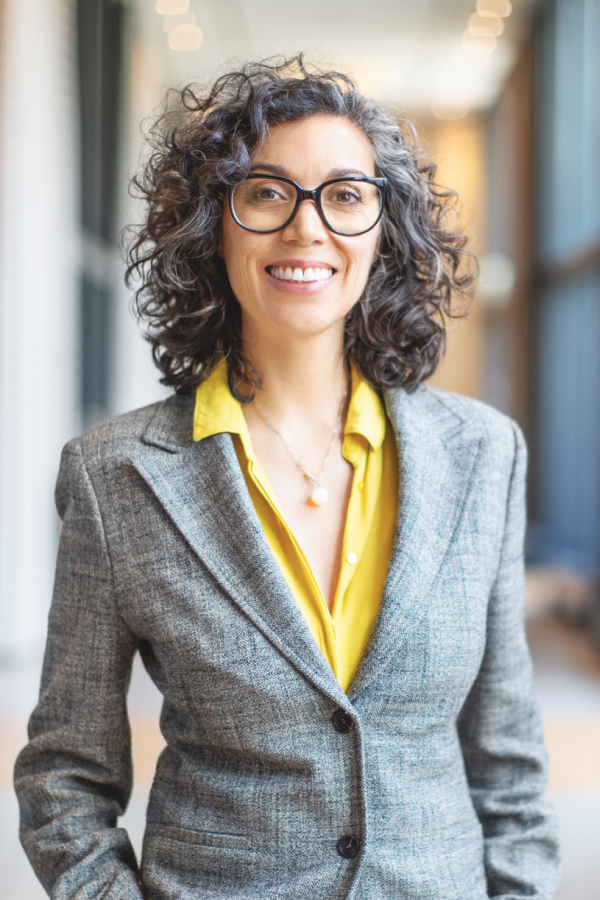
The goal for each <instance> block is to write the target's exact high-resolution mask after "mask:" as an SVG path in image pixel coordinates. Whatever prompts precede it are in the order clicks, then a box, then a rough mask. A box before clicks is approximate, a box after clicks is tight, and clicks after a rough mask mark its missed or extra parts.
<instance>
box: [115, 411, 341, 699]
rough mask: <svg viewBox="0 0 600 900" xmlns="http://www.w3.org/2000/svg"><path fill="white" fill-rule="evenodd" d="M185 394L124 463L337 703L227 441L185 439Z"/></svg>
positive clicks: (244, 605) (188, 432)
mask: <svg viewBox="0 0 600 900" xmlns="http://www.w3.org/2000/svg"><path fill="white" fill-rule="evenodd" d="M193 406H194V404H193V397H191V398H190V397H172V398H170V399H169V400H167V401H166V402H165V403H164V404H162V405H161V406H160V407H159V408H158V410H157V413H156V414H155V417H154V419H153V420H152V422H151V423H150V425H149V426H148V428H147V430H146V432H145V434H144V436H143V438H142V441H143V443H141V444H140V445H139V450H138V452H137V453H136V454H135V456H134V458H133V460H132V462H133V464H134V466H135V468H136V469H137V471H138V472H139V474H140V475H141V476H142V478H143V479H144V480H145V481H146V483H147V484H148V485H149V487H150V488H151V489H152V491H153V492H154V494H155V495H156V497H157V498H158V500H159V501H160V502H161V504H162V505H163V507H164V508H165V510H166V511H167V513H168V514H169V516H170V518H171V519H172V521H173V522H174V523H175V525H176V526H177V528H178V529H179V530H180V532H181V533H182V534H183V536H184V537H185V538H186V540H187V542H188V543H189V545H190V546H191V548H192V549H193V550H194V551H195V553H196V554H197V555H198V556H199V557H200V559H201V560H202V562H203V563H204V565H205V566H206V568H207V569H208V570H209V571H210V572H211V573H212V575H213V576H214V577H215V579H216V580H217V581H218V582H219V584H220V585H221V586H222V588H223V589H224V590H225V591H226V593H227V594H228V595H229V597H230V598H231V599H232V600H233V601H234V602H235V603H236V604H237V605H238V606H239V607H240V608H241V609H242V610H243V612H244V613H245V614H246V615H247V616H248V618H250V619H251V620H252V621H253V622H254V624H255V625H256V626H257V627H258V628H259V629H260V631H261V632H262V633H263V634H264V635H265V637H266V638H267V639H268V640H269V641H270V642H271V643H272V644H273V645H274V646H275V647H276V648H277V649H278V650H279V651H280V652H281V653H282V654H283V655H284V656H285V657H286V658H287V659H288V660H289V662H291V663H292V665H293V666H295V667H296V668H297V669H299V670H300V671H302V672H303V673H304V675H305V676H306V677H307V678H309V679H310V680H311V681H312V682H313V683H314V684H315V685H316V686H317V687H319V688H320V689H321V690H322V691H324V692H325V693H326V694H328V695H329V696H330V697H332V698H333V699H334V700H335V702H336V703H337V704H339V705H344V704H346V705H347V703H348V698H347V696H346V695H345V693H344V692H343V690H342V688H341V686H340V684H339V682H338V681H337V679H336V677H335V675H334V674H333V671H332V670H331V668H330V666H329V665H328V663H327V661H326V660H325V658H324V656H323V654H322V653H321V651H320V649H319V647H318V646H317V644H316V643H315V641H314V639H313V637H312V635H311V633H310V630H309V628H308V625H307V623H306V620H305V619H304V616H303V615H302V613H301V611H300V609H299V608H298V605H297V604H296V602H295V600H294V598H293V596H292V594H291V592H290V590H289V588H288V586H287V583H286V581H285V579H284V578H283V575H282V574H281V571H280V569H279V566H278V565H277V563H276V561H275V559H274V557H273V555H272V553H271V550H270V547H269V545H268V542H267V539H266V537H265V534H264V530H263V528H262V525H261V523H260V520H259V519H258V516H257V514H256V511H255V509H254V505H253V503H252V501H251V499H250V495H249V494H248V490H247V488H246V483H245V481H244V476H243V474H242V471H241V469H240V466H239V462H238V459H237V455H236V452H235V449H234V446H233V441H232V439H231V436H230V435H229V434H217V435H214V436H212V437H209V438H205V439H204V440H202V441H199V442H198V443H195V442H194V440H193V434H192V420H193Z"/></svg>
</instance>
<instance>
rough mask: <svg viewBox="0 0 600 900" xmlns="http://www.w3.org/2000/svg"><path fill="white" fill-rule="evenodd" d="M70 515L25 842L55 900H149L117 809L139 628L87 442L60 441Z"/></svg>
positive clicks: (60, 502)
mask: <svg viewBox="0 0 600 900" xmlns="http://www.w3.org/2000/svg"><path fill="white" fill-rule="evenodd" d="M56 499H57V508H58V512H59V515H60V516H61V518H62V531H61V538H60V545H59V553H58V563H57V571H56V581H55V588H54V595H53V600H52V607H51V610H50V616H49V623H48V639H47V645H46V653H45V657H44V666H43V673H42V681H41V688H40V697H39V702H38V705H37V707H36V708H35V710H34V712H33V714H32V716H31V719H30V722H29V743H28V744H27V746H26V747H25V748H24V750H22V752H21V753H20V755H19V757H18V759H17V763H16V767H15V788H16V791H17V795H18V798H19V803H20V809H21V841H22V844H23V847H24V848H25V852H26V853H27V856H28V857H29V860H30V862H31V864H32V866H33V868H34V870H35V872H36V874H37V876H38V878H39V879H40V881H41V882H42V884H43V886H44V888H45V889H46V891H47V892H48V894H49V895H50V897H52V898H54V900H67V898H81V900H83V898H85V900H95V898H98V900H100V898H102V900H109V898H114V900H117V898H118V900H125V898H127V900H129V898H131V900H141V898H142V893H141V890H140V888H139V884H138V874H137V863H136V859H135V854H134V852H133V849H132V847H131V844H130V842H129V838H128V835H127V832H126V831H125V830H124V829H122V828H117V817H118V816H120V815H122V814H123V812H124V811H125V808H126V806H127V803H128V800H129V796H130V793H131V786H132V763H131V740H130V729H129V721H128V718H127V706H126V695H127V689H128V686H129V679H130V675H131V665H132V660H133V655H134V653H135V650H136V647H137V640H136V637H135V635H134V634H133V633H132V632H131V631H130V629H129V628H128V627H127V625H126V623H125V622H124V620H123V618H122V616H121V615H120V613H119V610H118V608H117V604H116V602H115V591H114V586H113V578H112V571H111V563H110V557H109V552H108V546H107V542H106V536H105V532H104V527H103V523H102V517H101V514H100V509H99V506H98V502H97V499H96V495H95V493H94V490H93V487H92V484H91V481H90V478H89V475H88V472H87V471H86V467H85V464H84V460H83V455H82V449H81V444H80V442H79V441H73V442H71V443H70V444H67V446H66V447H65V449H64V451H63V455H62V460H61V467H60V473H59V477H58V483H57V489H56Z"/></svg>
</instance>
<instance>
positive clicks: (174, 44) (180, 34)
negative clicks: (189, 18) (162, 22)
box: [169, 25, 204, 50]
mask: <svg viewBox="0 0 600 900" xmlns="http://www.w3.org/2000/svg"><path fill="white" fill-rule="evenodd" d="M203 40H204V35H203V34H202V32H201V31H200V29H199V28H198V26H197V25H177V27H176V28H174V29H173V31H172V32H171V34H170V35H169V47H170V48H171V50H197V49H198V47H199V46H200V45H201V43H202V41H203Z"/></svg>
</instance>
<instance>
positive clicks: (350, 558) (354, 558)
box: [346, 553, 358, 566]
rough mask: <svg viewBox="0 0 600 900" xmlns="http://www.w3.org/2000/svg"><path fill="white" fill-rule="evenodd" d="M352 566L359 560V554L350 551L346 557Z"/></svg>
mask: <svg viewBox="0 0 600 900" xmlns="http://www.w3.org/2000/svg"><path fill="white" fill-rule="evenodd" d="M346 559H347V560H348V562H349V563H350V565H351V566H353V565H355V564H356V563H357V562H358V556H357V555H356V553H349V554H348V556H347V557H346Z"/></svg>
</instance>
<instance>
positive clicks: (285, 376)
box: [244, 328, 348, 424]
mask: <svg viewBox="0 0 600 900" xmlns="http://www.w3.org/2000/svg"><path fill="white" fill-rule="evenodd" d="M244 347H245V351H246V354H247V356H248V358H249V360H250V362H251V363H252V365H253V367H254V368H255V370H256V371H257V372H258V373H259V375H260V379H261V386H260V388H258V389H257V391H256V399H257V400H258V402H259V403H260V405H261V407H262V408H264V409H265V411H267V412H269V413H270V415H271V417H272V418H273V419H274V420H275V421H277V422H278V423H279V424H285V423H286V422H287V421H290V420H291V419H294V420H295V421H296V422H297V421H298V419H299V418H300V419H312V421H313V422H315V421H321V422H323V423H334V422H335V420H336V418H337V415H338V412H339V408H340V404H341V402H342V398H343V396H344V393H345V391H346V389H347V386H348V378H347V373H346V367H345V365H344V353H343V328H342V329H338V330H337V332H335V333H333V332H332V331H326V332H323V333H322V334H319V335H310V336H301V337H294V339H292V340H286V341H285V342H284V341H281V340H279V341H277V340H270V339H269V337H268V336H264V335H255V334H253V335H251V336H250V335H248V339H247V338H246V334H244Z"/></svg>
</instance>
